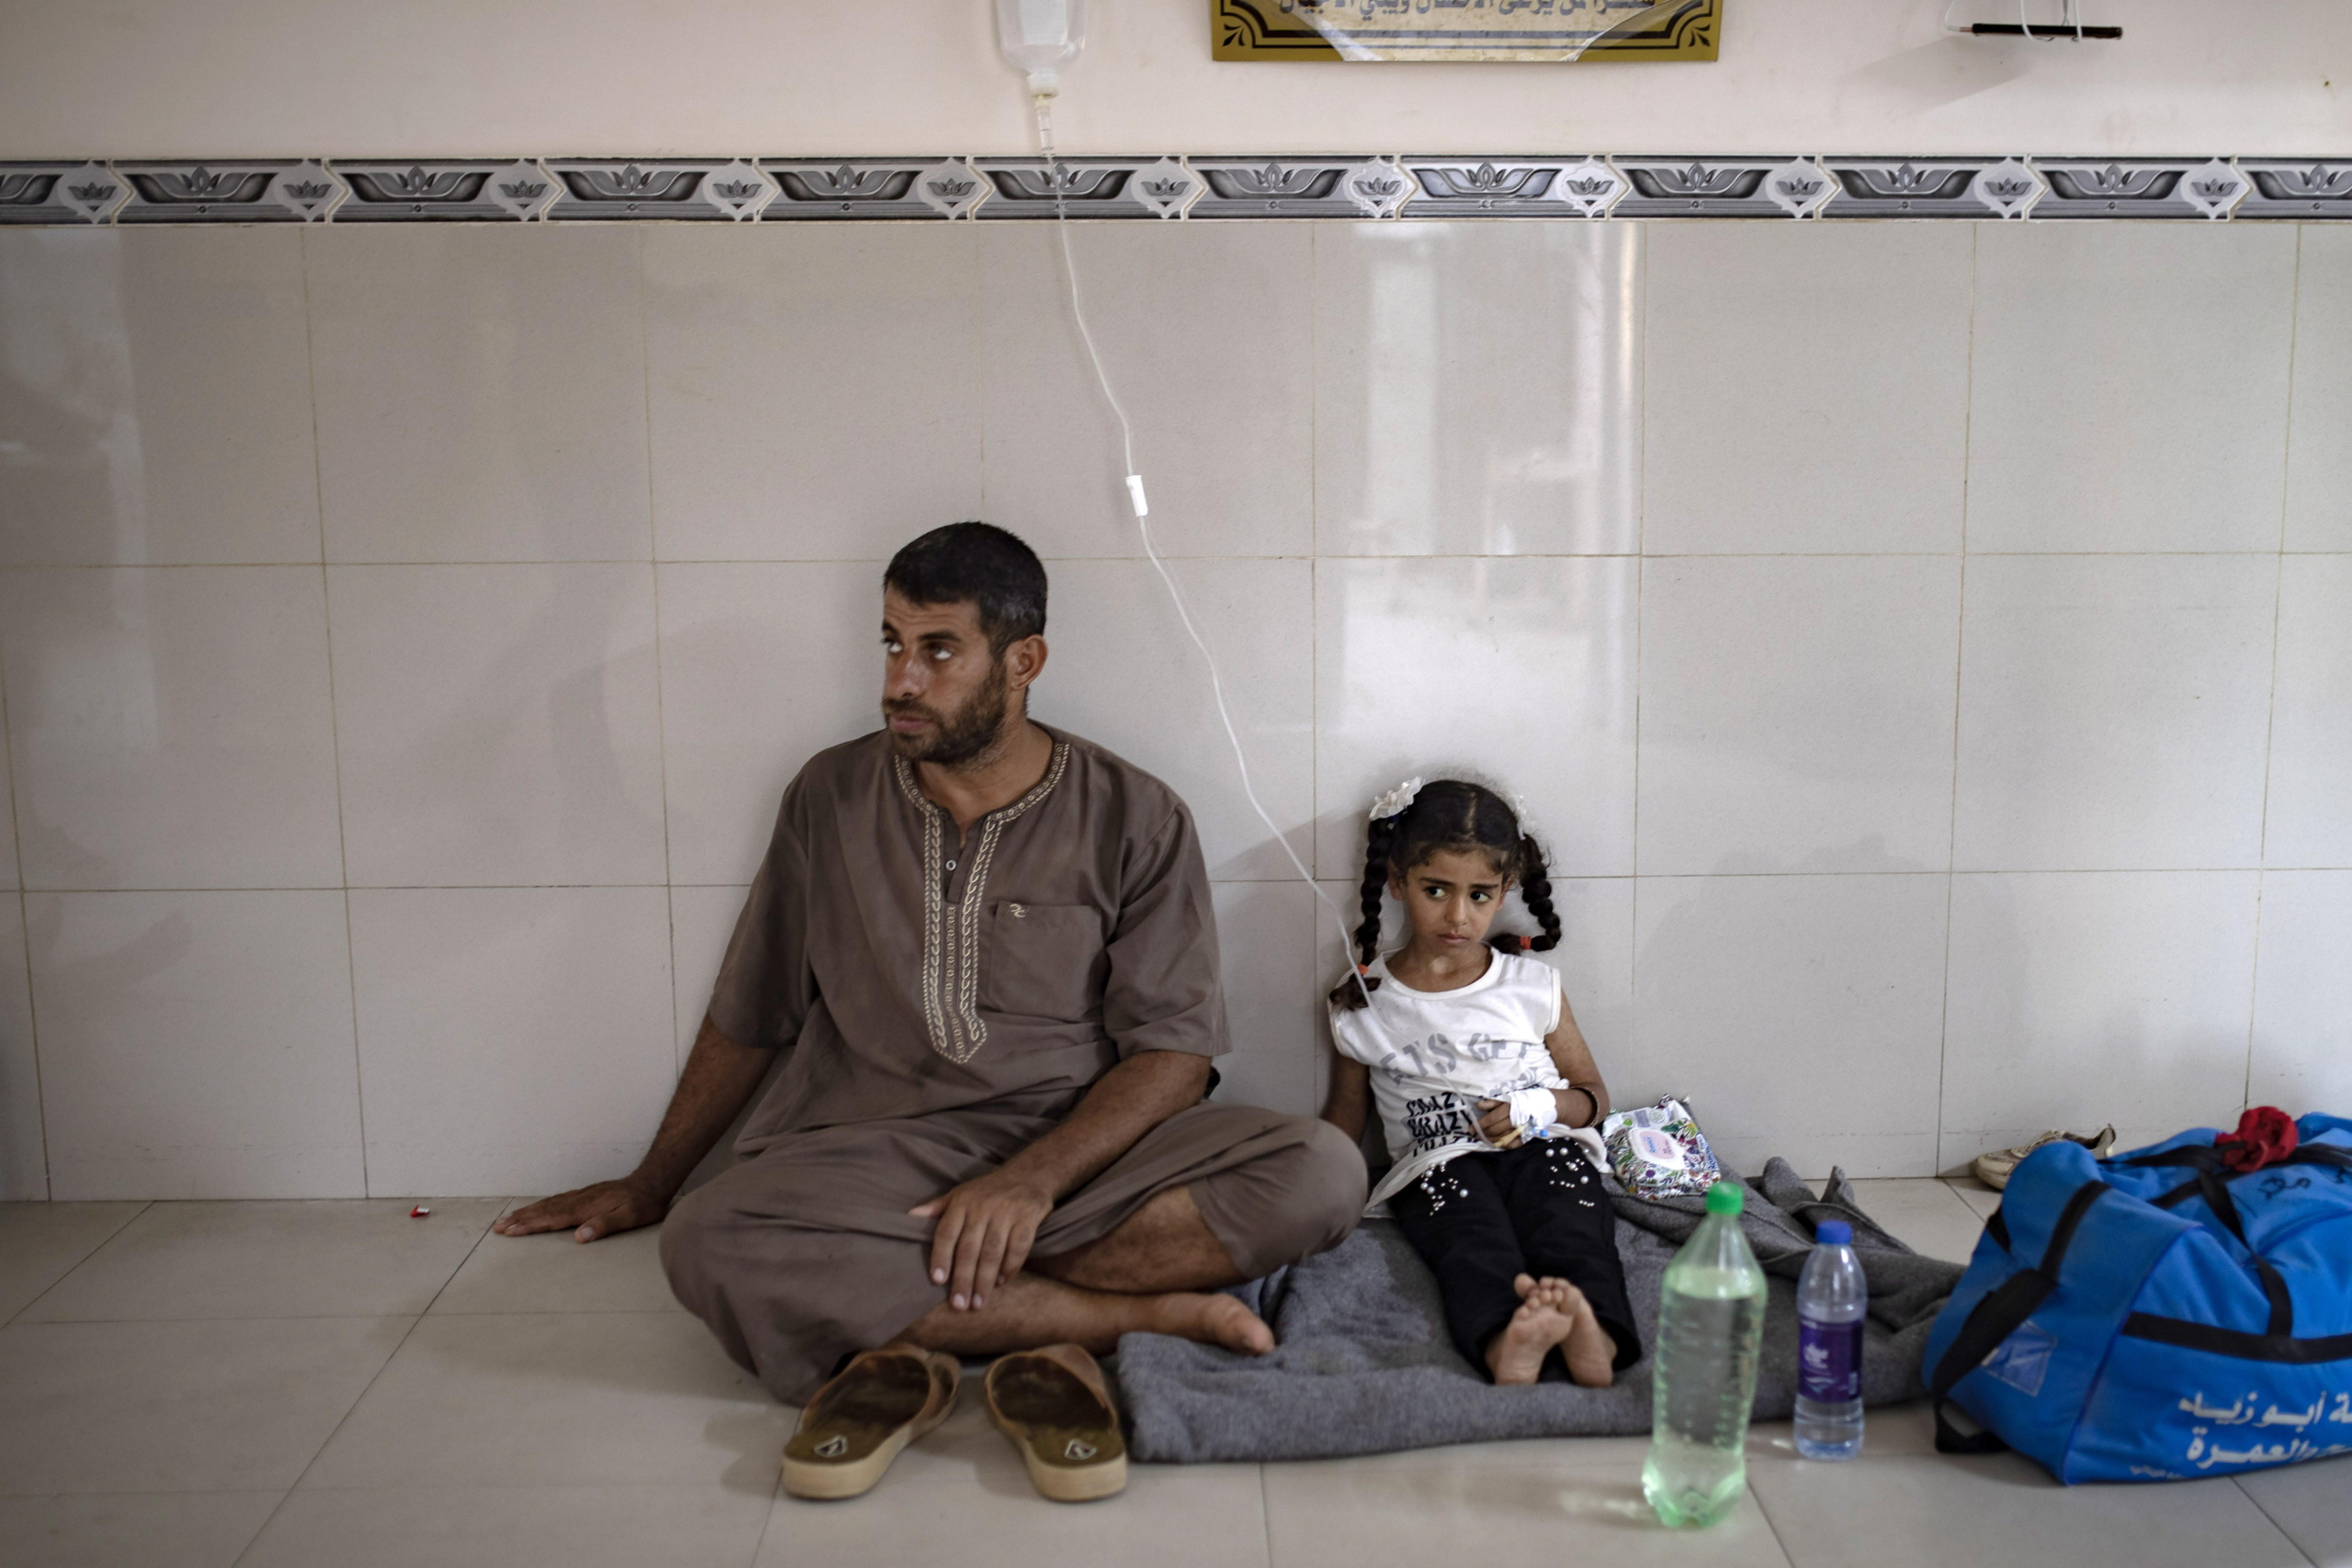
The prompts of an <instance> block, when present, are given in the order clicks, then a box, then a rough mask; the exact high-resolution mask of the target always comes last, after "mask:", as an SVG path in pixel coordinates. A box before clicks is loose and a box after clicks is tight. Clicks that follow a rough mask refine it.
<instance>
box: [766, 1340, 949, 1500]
mask: <svg viewBox="0 0 2352 1568" xmlns="http://www.w3.org/2000/svg"><path fill="white" fill-rule="evenodd" d="M962 1382H963V1363H961V1362H959V1361H958V1360H956V1358H955V1357H953V1356H951V1355H939V1354H935V1353H933V1352H930V1351H927V1350H923V1349H921V1348H919V1347H918V1346H915V1345H884V1346H883V1347H882V1348H881V1349H879V1350H871V1351H861V1352H858V1353H857V1354H856V1355H855V1356H852V1357H851V1358H850V1361H849V1364H848V1365H847V1366H845V1367H843V1368H842V1369H841V1374H840V1375H839V1376H838V1377H835V1379H834V1380H833V1381H832V1382H831V1383H828V1384H825V1385H824V1387H823V1388H820V1389H818V1390H817V1391H816V1396H815V1397H814V1398H813V1399H811V1400H810V1401H809V1402H808V1404H807V1405H806V1406H805V1407H804V1408H803V1410H802V1411H801V1424H800V1427H799V1429H798V1430H796V1431H795V1432H793V1436H792V1441H790V1442H788V1443H786V1444H785V1445H784V1490H786V1491H788V1492H790V1493H792V1495H793V1496H794V1497H800V1498H852V1497H857V1496H859V1495H861V1494H862V1493H865V1492H867V1491H871V1490H872V1489H873V1488H874V1483H875V1482H877V1481H878V1480H880V1479H882V1472H883V1471H885V1470H887V1469H888V1468H890V1461H891V1460H893V1459H895V1458H898V1450H899V1449H901V1448H904V1447H906V1446H907V1445H908V1444H909V1443H911V1442H913V1441H914V1440H915V1439H916V1438H918V1437H919V1436H922V1435H923V1434H924V1433H926V1432H928V1431H929V1430H930V1429H931V1428H932V1427H934V1426H938V1425H939V1424H940V1422H942V1421H944V1420H946V1419H947V1418H948V1412H949V1411H950V1410H952V1409H954V1408H955V1399H956V1390H957V1388H958V1387H960V1386H961V1384H962Z"/></svg>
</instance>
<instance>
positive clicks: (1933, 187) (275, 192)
mask: <svg viewBox="0 0 2352 1568" xmlns="http://www.w3.org/2000/svg"><path fill="white" fill-rule="evenodd" d="M1064 215H1067V216H1073V217H1087V218H1161V219H1168V218H1188V219H1189V218H1219V219H1223V218H1284V219H1287V218H1318V217H1319V218H1338V219H1342V220H1346V221H1349V222H1360V221H1362V220H1364V219H1366V218H1373V219H1381V218H1431V219H1461V218H1486V217H1496V218H1529V217H1533V218H1570V217H1581V218H1601V217H1638V218H1676V217H1700V218H1727V217H1744V218H1772V219H1780V218H1806V219H1810V218H1971V219H1979V220H1985V221H1999V220H2004V219H2024V218H2031V219H2032V220H2035V221H2041V220H2044V219H2060V220H2067V219H2082V218H2182V219H2202V220H2206V221H2210V222H2221V221H2226V220H2229V219H2231V218H2240V217H2249V218H2294V219H2297V220H2310V219H2323V220H2324V219H2327V218H2352V157H2338V158H2333V159H2331V158H2326V157H2315V158H2244V159H2223V158H2218V157H2182V158H2074V157H2031V158H2029V157H2019V156H2004V155H2000V154H1990V153H1986V154H1951V153H1944V154H1936V155H1925V154H1923V155H1919V156H1913V157H1894V156H1885V155H1881V154H1871V155H1868V156H1863V155H1847V154H1840V153H1822V154H1818V155H1816V154H1803V155H1798V154H1789V155H1785V156H1782V155H1770V154H1767V155H1758V154H1752V153H1748V154H1739V155H1727V156H1714V155H1709V154H1705V153H1699V154H1693V153H1657V154H1636V153H1612V154H1602V153H1512V154H1494V153H1427V154H1382V155H1381V156H1377V157H1365V156H1360V155H1357V154H1352V153H1351V154H1339V155H1333V156H1330V157H1300V156H1297V155H1291V154H1279V153H1277V154H1272V155H1243V154H1228V153H1220V154H1216V155H1213V156H1210V155H1178V154H1173V153H1171V154H1165V155H1150V154H1139V155H1135V156H1124V157H1118V156H1097V155H1091V154H1090V155H1087V156H1083V157H1067V158H1046V157H1039V156H1023V157H984V156H968V157H953V156H947V155H941V156H938V157H924V156H915V157H899V158H856V157H852V158H838V157H836V158H783V157H765V158H761V157H750V156H744V157H733V158H727V157H711V158H635V159H632V158H496V157H492V158H471V159H468V158H426V159H405V158H386V159H331V160H325V159H313V160H263V161H258V162H254V161H247V162H215V163H184V162H180V163H142V162H124V163H100V162H81V163H77V162H74V161H71V160H59V161H55V162H23V163H0V225H53V226H66V225H78V224H91V223H125V224H131V223H141V224H147V223H211V224H219V223H437V222H449V221H467V222H484V223H503V222H516V221H520V222H525V223H529V222H534V221H539V220H542V219H543V220H547V221H551V222H557V223H579V222H598V221H606V222H612V221H619V222H643V221H649V220H651V221H669V222H676V221H689V222H704V223H709V222H719V221H731V222H736V223H751V222H759V223H777V222H793V221H802V220H810V219H817V220H824V221H829V222H839V221H842V220H845V219H853V220H854V219H861V218H894V219H901V220H904V219H921V220H927V221H928V220H946V221H954V220H957V219H963V218H975V219H982V220H986V221H989V222H996V221H1000V220H1019V219H1024V218H1053V217H1056V216H1064Z"/></svg>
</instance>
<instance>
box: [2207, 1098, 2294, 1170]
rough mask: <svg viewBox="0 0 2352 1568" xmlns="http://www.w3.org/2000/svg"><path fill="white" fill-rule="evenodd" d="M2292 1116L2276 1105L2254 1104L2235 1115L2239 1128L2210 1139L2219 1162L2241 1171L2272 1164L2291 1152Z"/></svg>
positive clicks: (2292, 1148) (2257, 1168)
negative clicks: (2242, 1112)
mask: <svg viewBox="0 0 2352 1568" xmlns="http://www.w3.org/2000/svg"><path fill="white" fill-rule="evenodd" d="M2294 1145H2295V1131H2294V1118H2292V1117H2290V1116H2289V1115H2287V1113H2286V1112H2285V1111H2284V1110H2280V1109H2279V1108H2278V1107H2277V1106H2275V1105H2257V1106H2254V1107H2252V1109H2250V1110H2248V1111H2247V1112H2246V1113H2245V1114H2244V1115H2243V1116H2241V1117H2239V1118H2238V1130H2237V1131H2235V1132H2225V1133H2223V1134H2222V1135H2221V1137H2219V1138H2216V1139H2214V1140H2213V1147H2214V1149H2215V1151H2216V1152H2219V1153H2220V1154H2221V1163H2223V1164H2225V1165H2227V1166H2229V1167H2230V1169H2231V1170H2233V1171H2237V1172H2239V1173H2244V1172H2247V1171H2259V1170H2261V1169H2262V1168H2263V1166H2264V1165H2275V1164H2277V1163H2279V1162H2280V1161H2281V1160H2284V1159H2285V1158H2286V1157H2287V1156H2288V1155H2289V1154H2292V1153H2294Z"/></svg>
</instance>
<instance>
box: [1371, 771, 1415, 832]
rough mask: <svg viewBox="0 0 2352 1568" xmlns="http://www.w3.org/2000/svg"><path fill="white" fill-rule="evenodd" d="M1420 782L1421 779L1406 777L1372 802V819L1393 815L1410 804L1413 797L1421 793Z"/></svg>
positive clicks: (1378, 819)
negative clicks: (1402, 781)
mask: <svg viewBox="0 0 2352 1568" xmlns="http://www.w3.org/2000/svg"><path fill="white" fill-rule="evenodd" d="M1421 784H1422V781H1421V780H1419V779H1417V778H1411V779H1407V780H1405V781H1404V783H1402V784H1399V785H1397V786H1396V788H1394V789H1392V790H1391V791H1389V793H1388V794H1386V795H1382V796H1381V798H1380V799H1378V800H1376V801H1374V802H1372V820H1373V821H1374V822H1378V821H1380V820H1381V819H1382V818H1383V817H1390V816H1395V815H1396V814H1397V813H1399V812H1401V811H1402V810H1403V809H1404V808H1405V807H1406V806H1408V805H1412V801H1413V797H1414V796H1415V795H1419V794H1420V793H1421Z"/></svg>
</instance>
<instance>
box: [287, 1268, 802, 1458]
mask: <svg viewBox="0 0 2352 1568" xmlns="http://www.w3.org/2000/svg"><path fill="white" fill-rule="evenodd" d="M574 1245H577V1244H574ZM593 1245H596V1246H602V1245H604V1244H603V1243H594V1244H593ZM791 1416H792V1412H791V1411H790V1410H788V1409H787V1408H786V1407H785V1406H783V1405H778V1404H777V1403H776V1402H775V1401H774V1400H773V1399H772V1398H770V1397H769V1395H768V1393H767V1391H766V1390H765V1389H763V1388H761V1386H760V1385H759V1384H758V1383H757V1382H755V1381H754V1380H753V1379H752V1377H751V1374H750V1373H746V1372H742V1371H740V1370H739V1369H737V1368H736V1367H734V1366H733V1365H731V1364H730V1363H729V1362H728V1360H727V1358H726V1357H725V1356H724V1355H723V1354H721V1353H720V1352H719V1344H718V1342H717V1341H715V1340H713V1339H712V1338H711V1337H710V1331H709V1330H708V1329H706V1328H704V1327H703V1326H702V1324H701V1323H700V1322H699V1321H696V1320H695V1319H693V1318H690V1317H688V1316H687V1315H686V1314H684V1313H682V1312H576V1313H562V1314H557V1313H520V1312H517V1313H481V1314H461V1313H451V1314H448V1315H446V1316H444V1315H440V1314H435V1315H434V1316H431V1317H427V1318H425V1319H424V1320H423V1321H420V1322H419V1323H418V1324H417V1325H416V1331H415V1333H414V1334H412V1335H410V1336H409V1339H408V1341H407V1342H406V1343H404V1344H403V1345H402V1346H401V1349H400V1353H399V1354H398V1355H397V1356H395V1357H394V1358H393V1362H392V1364H391V1365H389V1366H387V1367H385V1368H384V1370H383V1376H381V1377H379V1378H378V1379H376V1381H375V1384H374V1386H373V1387H371V1388H370V1389H369V1390H368V1391H367V1396H366V1397H365V1398H363V1399H362V1400H361V1401H360V1403H359V1405H358V1407H357V1408H356V1409H354V1410H352V1413H351V1417H350V1419H348V1420H346V1421H345V1422H344V1423H343V1425H342V1427H341V1430H339V1431H338V1432H336V1434H335V1436H334V1440H333V1441H332V1442H331V1443H329V1444H328V1445H327V1447H326V1449H325V1451H324V1452H322V1453H321V1454H320V1456H319V1458H318V1461H317V1463H315V1464H314V1465H312V1466H311V1467H310V1471H309V1473H308V1474H307V1475H305V1476H304V1477H303V1478H302V1485H303V1487H304V1488H305V1489H308V1488H312V1487H320V1488H326V1489H343V1488H362V1487H364V1488H378V1487H381V1488H394V1489H414V1488H419V1487H516V1486H526V1487H542V1486H581V1487H598V1486H614V1487H626V1486H639V1485H665V1486H721V1485H723V1486H727V1487H730V1488H732V1489H745V1488H751V1489H759V1488H761V1487H764V1486H766V1485H768V1484H770V1483H771V1482H772V1480H773V1478H774V1476H775V1474H776V1464H777V1460H778V1457H779V1456H780V1455H781V1454H782V1451H783V1443H784V1436H785V1434H786V1433H787V1432H789V1431H790V1429H791Z"/></svg>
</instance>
